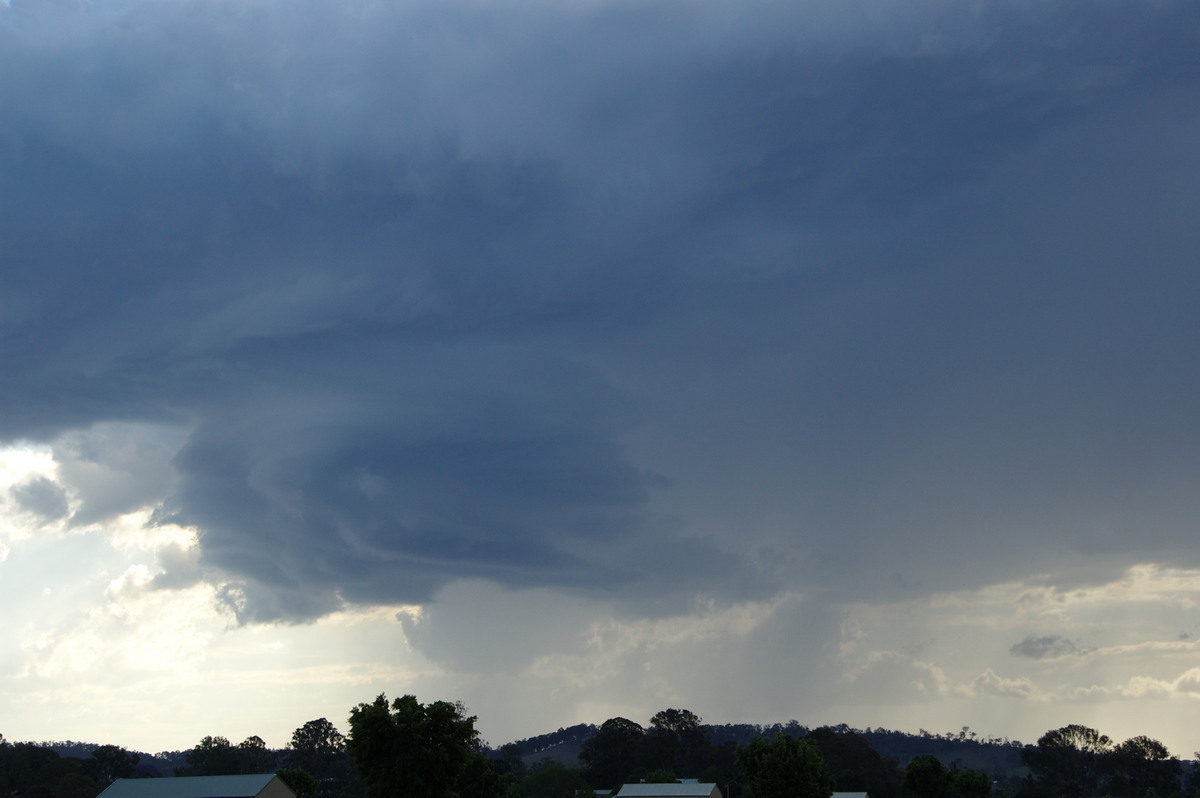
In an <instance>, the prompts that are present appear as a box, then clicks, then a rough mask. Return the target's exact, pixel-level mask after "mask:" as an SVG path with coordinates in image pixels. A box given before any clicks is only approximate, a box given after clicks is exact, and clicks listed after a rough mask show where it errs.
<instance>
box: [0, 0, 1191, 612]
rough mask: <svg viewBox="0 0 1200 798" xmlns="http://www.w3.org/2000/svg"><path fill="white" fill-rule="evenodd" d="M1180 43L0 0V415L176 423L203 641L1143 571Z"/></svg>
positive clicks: (814, 8) (33, 433)
mask: <svg viewBox="0 0 1200 798" xmlns="http://www.w3.org/2000/svg"><path fill="white" fill-rule="evenodd" d="M1198 26H1200V11H1198V10H1197V9H1196V8H1195V6H1194V4H1190V3H1182V2H1179V3H1170V2H1168V3H1160V4H1157V5H1156V6H1154V7H1153V8H1147V7H1146V6H1145V5H1144V4H1140V3H1120V2H1117V3H1107V4H1104V5H1102V6H1101V5H1082V4H1065V3H1053V2H1047V3H1034V4H1025V5H1023V6H1021V7H1014V6H1011V5H1009V4H1000V3H986V2H985V3H972V4H962V3H937V2H929V3H915V4H909V5H908V6H907V7H906V8H904V9H890V10H889V9H887V8H885V7H883V6H881V5H878V4H875V3H870V2H859V3H838V4H832V3H831V4H828V5H824V4H804V5H803V6H800V5H798V4H792V3H749V4H737V5H734V4H724V3H700V4H675V3H653V4H650V3H647V4H631V3H608V4H575V5H572V6H571V7H562V6H552V5H540V4H536V3H535V4H520V5H515V4H514V5H513V6H505V5H504V4H493V5H478V4H458V3H442V4H426V3H411V4H406V5H405V4H370V3H353V2H352V3H348V4H338V5H320V4H315V3H314V4H308V3H302V4H298V5H289V6H286V7H285V6H283V5H275V4H272V3H269V2H256V3H203V4H201V3H188V2H170V3H155V4H149V3H146V4H143V3H138V2H128V3H114V4H106V5H104V6H99V5H96V4H93V5H87V6H83V5H79V6H77V5H72V4H57V3H48V2H46V3H39V2H27V3H21V2H16V3H14V5H13V7H11V8H7V9H0V93H2V96H3V98H4V99H3V101H2V104H0V143H2V144H3V147H2V149H0V153H3V154H0V159H2V160H0V179H2V180H3V191H2V192H0V218H2V219H3V221H2V222H0V225H2V229H3V237H4V241H5V244H4V246H5V253H4V259H5V269H4V271H3V274H2V276H0V281H2V286H3V293H2V298H0V324H3V330H4V341H5V344H4V347H3V350H2V351H0V368H2V370H3V373H4V375H5V379H4V380H3V381H0V402H2V403H3V407H4V409H5V412H4V413H3V414H2V415H0V431H2V433H3V434H4V435H5V436H6V437H8V438H19V437H25V438H44V439H49V438H52V437H54V436H55V435H57V434H59V433H61V432H63V431H66V430H71V429H78V428H83V427H86V426H88V425H90V424H92V423H95V422H99V421H149V422H154V423H155V424H160V425H175V426H178V427H180V428H183V429H188V430H190V433H189V439H188V442H187V444H186V445H185V446H184V447H183V449H182V451H181V452H180V454H179V455H178V457H177V458H176V460H175V468H176V469H177V472H178V473H177V481H176V483H175V487H174V488H173V490H172V493H171V496H170V497H169V500H168V502H167V504H166V506H165V507H164V509H163V513H162V517H169V518H173V519H175V520H178V521H181V522H186V523H192V524H196V525H197V526H198V527H199V528H200V529H201V530H202V531H203V536H202V551H203V556H202V564H203V565H204V566H205V567H209V568H219V569H220V570H222V571H223V572H225V573H228V574H231V575H233V576H234V577H236V578H238V579H240V580H241V582H242V584H241V586H240V587H238V586H235V587H232V588H230V591H229V592H228V599H229V601H230V602H231V603H232V604H234V605H235V606H236V607H237V608H238V609H239V611H240V612H242V613H243V615H244V617H247V618H272V617H289V618H303V617H311V616H313V615H316V614H319V613H321V612H324V611H327V610H328V609H330V608H332V607H335V606H336V605H337V604H338V602H340V601H342V600H353V601H386V600H406V601H420V600H424V599H427V598H428V597H429V596H431V595H432V594H433V593H434V592H435V591H436V590H437V588H438V587H439V586H440V585H442V584H444V583H445V582H446V581H448V580H451V579H453V578H456V577H478V578H485V579H492V580H496V581H499V582H501V583H503V584H505V585H516V586H542V585H555V586H570V587H572V588H575V589H579V590H584V591H620V592H622V594H623V595H627V596H629V597H631V598H635V599H638V600H644V599H645V598H646V597H647V596H648V595H651V594H656V593H662V594H672V593H674V592H675V591H681V592H687V591H691V590H694V589H695V587H696V585H697V584H703V585H704V587H705V589H708V590H713V591H717V592H721V591H725V592H727V593H729V594H748V593H753V592H756V591H757V592H759V593H766V592H770V591H771V590H773V589H775V588H776V587H778V586H780V585H783V584H788V583H791V582H794V581H797V580H816V581H818V582H829V583H832V584H831V586H836V585H837V584H838V581H839V580H838V579H834V578H832V575H834V574H841V575H843V580H842V581H843V583H845V584H848V585H853V586H854V587H852V589H854V590H859V591H862V590H866V591H873V590H885V589H887V588H886V587H885V586H886V585H893V584H894V585H910V586H911V585H917V584H920V585H923V586H926V587H928V586H932V585H934V584H941V585H946V584H954V583H964V582H971V581H973V580H977V579H984V578H989V577H991V576H996V575H1000V574H1006V573H1012V572H1014V571H1023V570H1027V569H1028V568H1029V566H1028V565H1027V563H1028V561H1029V559H1030V557H1031V556H1033V555H1035V554H1036V555H1037V556H1041V555H1045V556H1047V557H1050V556H1057V554H1056V553H1057V552H1058V551H1060V550H1061V549H1066V550H1071V549H1083V548H1086V549H1088V550H1089V551H1092V552H1097V553H1099V554H1102V555H1103V554H1109V555H1111V556H1112V557H1114V558H1115V559H1116V560H1127V559H1128V557H1129V556H1130V552H1131V551H1136V552H1138V556H1143V555H1145V556H1148V557H1151V558H1154V557H1163V556H1167V554H1172V555H1178V554H1179V552H1180V550H1181V549H1182V548H1183V547H1185V546H1187V545H1188V542H1189V541H1188V538H1187V535H1188V534H1189V533H1190V527H1189V526H1188V525H1187V519H1189V518H1192V517H1194V512H1192V511H1193V510H1195V509H1200V508H1197V507H1196V506H1195V501H1196V500H1195V499H1194V498H1193V496H1194V491H1193V490H1192V486H1191V485H1190V483H1189V482H1188V480H1187V478H1186V475H1187V474H1189V473H1194V472H1195V466H1196V465H1197V462H1196V459H1195V452H1196V451H1200V449H1197V447H1196V444H1197V443H1200V441H1197V440H1196V434H1197V433H1196V432H1195V425H1194V424H1192V423H1191V415H1192V412H1193V408H1194V407H1195V401H1194V400H1195V398H1196V395H1197V393H1198V391H1197V387H1198V386H1197V382H1196V381H1197V377H1196V375H1197V374H1200V370H1197V369H1196V365H1197V364H1196V363H1195V353H1194V351H1193V347H1191V346H1189V342H1190V341H1194V340H1195V339H1196V337H1197V333H1198V332H1200V330H1197V329H1196V328H1197V322H1196V320H1195V314H1194V313H1193V312H1192V311H1193V308H1192V304H1193V303H1192V302H1191V297H1194V295H1195V291H1196V288H1197V278H1196V276H1195V270H1194V264H1195V253H1196V252H1197V251H1200V247H1198V244H1200V234H1197V233H1196V232H1195V231H1196V226H1195V225H1194V224H1193V223H1192V221H1191V220H1190V215H1191V214H1190V209H1191V208H1193V207H1194V206H1195V200H1196V196H1195V195H1196V185H1198V184H1200V183H1198V182H1197V181H1196V180H1195V178H1196V177H1197V176H1198V175H1197V170H1198V165H1200V158H1198V153H1197V145H1196V141H1197V140H1198V139H1197V137H1196V136H1195V135H1194V134H1195V130H1196V127H1197V122H1198V118H1197V113H1196V112H1195V111H1194V109H1195V108H1196V107H1197V105H1196V103H1195V99H1196V97H1197V88H1198V77H1200V75H1198V72H1200V64H1198V63H1197V62H1196V59H1195V58H1194V52H1195V47H1196V45H1197V43H1198V41H1197V39H1198V38H1200V34H1198ZM1134 529H1136V531H1137V532H1138V533H1139V534H1138V535H1137V537H1136V538H1131V537H1130V532H1131V530H1134ZM1051 542H1053V546H1058V548H1057V549H1054V550H1047V546H1049V545H1051ZM767 552H776V553H783V554H782V555H781V556H775V555H767V554H766V553H767ZM664 563H672V567H670V568H667V569H665V570H666V571H667V573H668V575H665V576H664ZM181 567H182V566H181ZM193 567H194V566H193V565H192V564H187V565H186V568H188V569H190V568H193ZM881 570H882V571H884V572H885V573H886V578H883V579H880V578H878V575H879V574H880V572H881ZM191 573H192V572H191V571H188V574H185V575H184V576H181V577H180V579H183V580H184V581H185V582H186V581H188V580H190V579H191V578H192V576H191V575H190V574H191ZM185 577H186V578H185ZM864 578H865V579H867V580H868V581H867V582H866V583H864V582H863V581H862V580H863V579H864Z"/></svg>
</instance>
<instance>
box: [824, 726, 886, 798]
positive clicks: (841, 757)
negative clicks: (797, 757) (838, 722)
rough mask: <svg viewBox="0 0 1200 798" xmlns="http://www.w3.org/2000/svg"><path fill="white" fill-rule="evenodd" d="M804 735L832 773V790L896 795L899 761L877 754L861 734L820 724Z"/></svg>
mask: <svg viewBox="0 0 1200 798" xmlns="http://www.w3.org/2000/svg"><path fill="white" fill-rule="evenodd" d="M805 739H807V740H809V741H811V742H812V743H814V744H815V745H816V746H817V748H818V749H820V751H821V756H822V757H824V758H825V765H826V766H827V767H828V768H829V772H830V773H832V774H833V788H834V789H835V790H840V791H843V792H862V791H865V792H866V793H867V794H868V795H870V796H871V798H899V795H900V789H901V788H900V780H901V776H902V774H901V772H900V766H899V764H897V762H896V760H894V759H885V758H884V757H883V756H881V755H880V754H879V752H878V751H876V750H875V749H874V748H872V747H871V744H870V743H869V742H867V739H866V738H865V737H863V736H862V735H861V734H857V733H856V732H852V731H849V730H838V729H831V728H829V727H828V726H824V727H822V728H819V729H814V730H813V731H811V732H809V734H808V735H807V737H806V738H805Z"/></svg>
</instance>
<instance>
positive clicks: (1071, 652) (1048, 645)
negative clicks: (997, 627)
mask: <svg viewBox="0 0 1200 798" xmlns="http://www.w3.org/2000/svg"><path fill="white" fill-rule="evenodd" d="M1008 651H1009V653H1010V654H1012V655H1013V656H1014V657H1026V658H1028V659H1058V658H1060V657H1073V656H1075V655H1077V654H1082V653H1085V652H1084V651H1081V650H1080V648H1079V647H1078V646H1077V645H1075V644H1074V643H1072V642H1071V641H1070V640H1068V639H1067V638H1065V637H1063V636H1062V635H1047V636H1045V637H1027V638H1025V639H1024V640H1022V641H1021V642H1020V643H1014V644H1013V645H1012V647H1011V648H1010V649H1009V650H1008Z"/></svg>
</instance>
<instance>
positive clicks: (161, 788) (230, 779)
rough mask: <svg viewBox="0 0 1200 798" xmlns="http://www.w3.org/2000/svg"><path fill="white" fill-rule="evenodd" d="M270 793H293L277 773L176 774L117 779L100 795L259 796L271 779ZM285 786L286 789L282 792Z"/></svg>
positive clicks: (129, 797) (109, 797) (173, 797)
mask: <svg viewBox="0 0 1200 798" xmlns="http://www.w3.org/2000/svg"><path fill="white" fill-rule="evenodd" d="M275 781H277V782H278V783H277V784H275V785H272V789H271V790H270V794H271V795H290V796H292V798H295V796H294V794H293V793H292V791H291V790H290V789H288V787H287V785H285V784H284V783H283V781H282V780H280V779H278V777H276V775H275V774H274V773H259V774H255V775H251V776H177V777H175V778H168V779H117V780H116V781H114V782H113V783H112V784H111V785H109V787H108V789H106V790H105V791H104V792H102V793H100V796H99V797H98V798H258V796H260V795H262V794H263V792H264V791H265V790H266V789H267V787H268V785H271V782H275ZM280 789H283V790H285V791H286V792H284V793H280V792H279V790H280Z"/></svg>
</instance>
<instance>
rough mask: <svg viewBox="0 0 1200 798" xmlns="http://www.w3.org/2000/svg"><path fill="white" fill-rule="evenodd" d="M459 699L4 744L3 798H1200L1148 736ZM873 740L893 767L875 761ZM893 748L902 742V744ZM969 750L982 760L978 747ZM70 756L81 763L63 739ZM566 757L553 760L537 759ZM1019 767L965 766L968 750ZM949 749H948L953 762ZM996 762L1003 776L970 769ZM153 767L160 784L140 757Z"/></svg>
mask: <svg viewBox="0 0 1200 798" xmlns="http://www.w3.org/2000/svg"><path fill="white" fill-rule="evenodd" d="M475 722H476V718H475V717H474V716H471V715H468V714H467V711H466V709H465V708H464V707H463V706H462V705H461V704H459V703H451V702H445V701H435V702H433V703H430V704H422V703H421V702H420V701H418V700H417V699H416V697H414V696H411V695H405V696H402V697H399V698H395V699H392V700H388V698H387V697H386V696H385V695H380V696H377V697H376V698H375V700H374V701H372V702H369V703H362V704H359V705H357V706H356V707H354V708H353V709H352V710H351V711H350V715H349V731H348V733H347V734H345V735H343V734H342V733H341V732H340V731H339V730H338V729H337V727H336V726H335V725H334V724H333V723H331V722H330V721H329V720H328V719H326V718H318V719H315V720H311V721H308V722H307V723H305V724H304V725H302V726H301V727H299V728H297V729H296V730H295V731H294V732H293V734H292V739H291V741H290V742H289V744H288V746H287V747H286V748H284V749H281V750H274V749H269V748H268V747H267V746H266V744H265V743H264V742H263V740H262V739H261V738H260V737H257V736H252V737H249V738H247V739H246V740H243V741H242V742H241V743H238V744H233V743H231V742H230V741H229V740H228V739H227V738H224V737H220V736H205V737H203V738H201V740H200V741H199V742H198V743H197V744H196V745H195V746H194V747H193V748H191V749H189V750H187V751H176V752H163V753H160V754H157V755H155V757H152V758H151V757H147V758H146V759H143V758H142V756H141V755H140V754H138V753H134V752H130V751H126V750H125V749H123V748H120V747H118V746H112V745H104V746H94V747H92V748H91V751H90V754H89V755H87V756H76V755H69V756H59V754H58V753H56V752H55V751H53V750H51V749H48V748H46V747H44V746H39V745H35V744H33V743H9V742H7V741H6V740H4V738H3V736H2V735H0V798H95V796H96V795H98V794H99V793H100V792H101V791H102V790H103V789H104V788H105V787H107V786H108V785H109V784H111V783H112V781H113V780H115V779H117V778H132V777H155V776H162V775H179V776H184V775H197V776H200V775H234V774H247V773H266V772H277V773H278V774H279V775H280V777H281V778H283V780H284V781H286V782H287V783H288V784H289V785H290V786H291V787H292V789H293V791H294V792H296V794H297V796H299V798H384V797H385V796H387V797H388V798H390V796H395V795H400V794H409V795H415V796H423V797H426V798H595V796H596V794H597V792H601V793H603V792H605V791H610V790H615V789H616V788H618V787H620V785H622V784H625V783H630V782H637V781H644V782H672V781H676V780H677V778H680V777H686V778H692V779H699V780H701V781H705V782H716V783H717V784H718V785H719V786H720V787H721V790H722V792H723V793H724V794H725V795H726V796H727V798H829V796H830V793H831V792H833V791H846V792H867V793H868V794H869V795H870V796H871V798H1095V797H1096V796H1108V797H1109V798H1185V796H1186V798H1200V778H1198V776H1200V773H1197V772H1196V769H1195V767H1194V766H1193V764H1192V763H1187V764H1186V765H1185V763H1183V762H1181V761H1180V760H1179V759H1178V758H1177V757H1174V756H1171V755H1170V753H1169V752H1168V751H1167V749H1166V747H1165V746H1163V745H1162V744H1161V743H1159V742H1158V741H1156V740H1153V739H1152V738H1149V737H1144V736H1139V737H1133V738H1130V739H1129V740H1126V741H1124V742H1122V743H1117V744H1114V743H1113V742H1112V740H1110V739H1109V738H1108V737H1107V736H1105V735H1103V734H1101V733H1099V732H1098V731H1096V730H1094V729H1090V728H1088V727H1085V726H1079V725H1070V726H1064V727H1062V728H1060V729H1055V730H1052V731H1049V732H1047V733H1046V734H1044V735H1043V736H1042V737H1041V738H1040V739H1039V740H1038V742H1037V744H1036V745H1030V746H1022V745H1020V744H1019V743H1013V742H1010V741H1008V740H1004V741H1000V740H997V739H994V738H988V739H985V740H979V739H977V735H974V734H973V733H971V732H970V731H969V729H967V728H966V727H964V729H963V730H962V732H960V733H956V734H949V735H931V734H929V733H928V732H923V733H922V734H920V735H906V734H903V733H901V732H888V731H885V730H880V729H877V730H871V729H866V730H859V729H851V728H849V727H847V726H844V725H843V726H837V727H822V728H818V729H811V730H810V729H808V728H805V727H803V726H800V725H799V724H797V723H796V722H795V721H792V722H790V723H788V724H776V725H774V726H766V727H764V726H754V725H751V724H738V725H727V726H706V725H704V724H703V723H702V722H701V719H700V718H699V717H698V716H697V715H696V714H695V713H693V712H691V711H689V710H686V709H665V710H662V711H661V712H658V713H656V714H655V715H653V716H652V717H651V718H650V721H649V724H648V725H647V726H642V725H641V724H639V723H636V722H634V721H632V720H629V719H628V718H622V717H617V718H610V719H609V720H607V721H605V722H604V723H603V724H601V725H600V726H599V727H595V726H591V725H590V724H580V725H579V726H574V727H571V728H570V729H559V730H558V732H554V733H551V734H547V735H540V736H538V737H535V738H529V739H527V740H521V741H517V742H515V743H509V744H507V745H504V746H502V747H500V748H499V749H493V748H489V747H488V746H487V745H486V744H484V743H483V742H482V740H481V739H480V737H479V733H478V732H477V731H476V729H475ZM873 743H881V747H884V748H886V749H889V750H894V751H903V755H902V756H894V755H893V756H885V755H883V754H881V753H879V751H877V750H876V747H874V746H873ZM901 743H902V745H901ZM976 749H978V750H977V751H976ZM69 750H70V751H71V753H72V754H76V753H79V752H80V746H78V745H77V744H73V746H72V747H70V749H69ZM562 750H566V751H569V752H571V755H568V756H562V757H560V759H559V760H556V759H552V758H550V757H549V756H541V758H540V759H539V755H544V754H546V755H548V754H553V753H555V752H558V751H562ZM997 750H1000V751H1007V752H1011V754H1013V755H1015V756H1011V757H1010V756H1007V755H1006V756H1003V757H998V758H997V757H995V756H978V757H970V756H969V754H970V753H971V752H973V751H975V752H984V751H991V752H992V754H994V753H995V751H997ZM955 752H957V753H955ZM963 752H966V753H967V754H968V758H970V759H971V761H972V763H975V762H1002V763H1003V766H1002V767H997V768H990V767H986V766H984V767H979V766H968V764H967V763H966V762H965V761H964V759H963V757H962V756H959V755H958V754H962V753H963ZM147 760H153V762H156V763H158V764H164V763H169V764H164V767H166V769H167V771H168V772H167V773H163V772H162V770H161V769H159V768H158V767H156V766H155V764H153V763H152V762H151V761H147Z"/></svg>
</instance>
